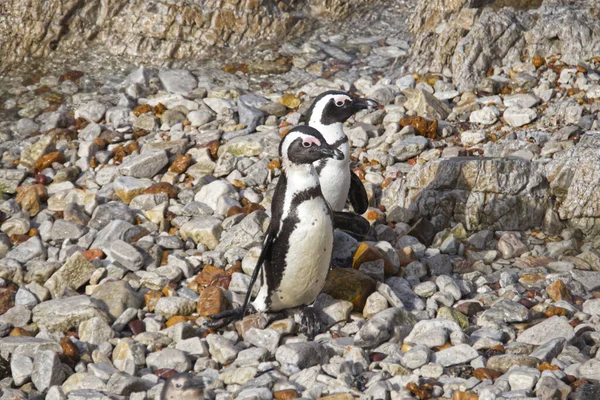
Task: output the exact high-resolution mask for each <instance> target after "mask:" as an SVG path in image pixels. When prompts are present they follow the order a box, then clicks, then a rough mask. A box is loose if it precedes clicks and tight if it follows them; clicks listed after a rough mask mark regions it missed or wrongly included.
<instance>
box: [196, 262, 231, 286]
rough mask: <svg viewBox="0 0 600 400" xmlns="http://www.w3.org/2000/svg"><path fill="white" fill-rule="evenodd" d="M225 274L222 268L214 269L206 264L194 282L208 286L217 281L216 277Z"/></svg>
mask: <svg viewBox="0 0 600 400" xmlns="http://www.w3.org/2000/svg"><path fill="white" fill-rule="evenodd" d="M222 274H225V271H223V270H222V269H221V268H217V267H214V266H212V265H210V264H206V265H205V266H204V268H203V269H202V271H201V272H200V273H199V274H198V275H196V277H195V278H194V281H196V282H198V283H199V284H200V285H203V286H208V285H210V283H211V282H212V281H213V280H214V279H215V276H217V275H222Z"/></svg>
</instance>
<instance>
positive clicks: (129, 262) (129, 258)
mask: <svg viewBox="0 0 600 400" xmlns="http://www.w3.org/2000/svg"><path fill="white" fill-rule="evenodd" d="M109 254H110V258H112V259H113V260H114V261H116V262H118V263H119V264H121V265H122V266H123V267H125V268H127V269H128V270H130V271H137V270H139V269H140V268H142V266H143V265H144V256H143V255H142V254H141V253H140V252H139V251H138V249H136V248H135V247H133V246H132V245H130V244H129V243H125V242H124V241H122V240H119V239H117V240H115V241H114V242H112V243H111V245H110V250H109Z"/></svg>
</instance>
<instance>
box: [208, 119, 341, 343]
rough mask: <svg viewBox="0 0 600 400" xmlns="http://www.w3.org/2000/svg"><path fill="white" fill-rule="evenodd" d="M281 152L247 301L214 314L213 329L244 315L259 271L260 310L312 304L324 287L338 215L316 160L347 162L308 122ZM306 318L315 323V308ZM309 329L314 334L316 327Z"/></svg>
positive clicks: (256, 306) (286, 140) (255, 303)
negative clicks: (326, 195)
mask: <svg viewBox="0 0 600 400" xmlns="http://www.w3.org/2000/svg"><path fill="white" fill-rule="evenodd" d="M279 153H280V156H281V159H282V174H281V176H280V177H279V181H278V182H277V186H276V187H275V193H274V195H273V201H272V204H271V223H270V224H269V228H268V230H267V235H266V238H265V241H264V244H263V249H262V251H261V254H260V256H259V258H258V262H257V265H256V268H255V270H254V273H253V275H252V279H251V282H250V288H249V289H248V293H247V295H246V299H245V301H244V305H243V307H241V308H238V309H235V310H228V311H224V312H222V313H219V314H216V315H213V316H211V319H213V321H211V322H209V323H208V324H207V325H208V326H209V327H213V328H219V327H222V326H225V325H227V324H229V323H231V322H233V321H235V320H237V319H240V318H242V317H243V316H244V315H245V311H246V306H247V304H248V301H249V298H250V293H251V292H252V285H253V283H254V282H255V281H256V278H257V277H258V273H259V272H260V273H261V277H262V280H261V282H262V286H261V287H260V289H259V291H258V295H257V296H256V299H255V300H254V301H253V302H252V306H253V308H254V309H255V310H256V311H258V312H276V311H281V310H284V309H288V308H294V307H298V306H303V305H308V304H311V303H312V302H313V301H314V300H315V298H316V297H317V295H318V294H319V293H320V292H321V290H322V289H323V286H324V285H325V279H326V278H327V273H328V271H329V267H330V264H331V253H332V247H333V219H332V213H331V209H330V207H329V205H328V203H327V201H326V200H325V198H324V197H323V194H322V192H321V186H320V184H319V176H318V175H317V172H316V170H315V167H314V165H313V163H314V162H316V161H319V160H322V159H334V160H342V159H343V158H344V154H343V153H342V151H341V150H339V149H336V148H335V147H334V146H332V145H330V144H328V143H327V142H326V140H325V138H324V137H323V136H322V135H321V134H320V133H319V132H318V131H317V130H316V129H314V128H311V127H308V126H299V127H296V128H294V129H292V130H290V132H289V133H288V134H287V135H286V136H285V137H284V138H283V140H282V141H281V144H280V146H279ZM303 319H304V320H305V321H306V322H307V324H308V325H312V324H314V323H316V317H315V316H314V314H312V313H311V311H310V310H306V309H305V310H303ZM306 329H307V331H306V333H308V334H309V336H313V334H314V326H307V327H306Z"/></svg>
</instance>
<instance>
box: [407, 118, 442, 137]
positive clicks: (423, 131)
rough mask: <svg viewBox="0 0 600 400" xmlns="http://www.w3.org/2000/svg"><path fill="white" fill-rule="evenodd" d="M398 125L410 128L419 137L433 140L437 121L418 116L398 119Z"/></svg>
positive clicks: (435, 134)
mask: <svg viewBox="0 0 600 400" xmlns="http://www.w3.org/2000/svg"><path fill="white" fill-rule="evenodd" d="M399 124H400V126H401V127H403V128H404V127H405V126H412V127H413V128H415V129H416V130H417V132H419V134H420V135H422V136H425V137H427V138H429V139H435V138H436V137H437V128H438V122H437V119H432V120H429V119H425V118H423V117H419V116H413V117H405V118H402V119H400V121H399Z"/></svg>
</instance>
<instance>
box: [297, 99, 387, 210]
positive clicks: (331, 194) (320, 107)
mask: <svg viewBox="0 0 600 400" xmlns="http://www.w3.org/2000/svg"><path fill="white" fill-rule="evenodd" d="M378 106H379V105H378V104H377V102H376V101H374V100H369V99H359V98H354V97H352V96H350V95H349V94H348V93H345V92H341V91H335V90H330V91H327V92H324V93H321V94H320V95H319V96H317V98H316V99H315V101H314V102H313V104H312V106H311V107H310V109H309V110H308V112H307V115H306V120H307V122H308V125H309V126H311V127H313V128H315V129H317V130H318V131H319V132H321V134H322V135H323V137H324V138H325V140H326V141H327V143H328V144H330V145H332V146H333V147H335V148H336V149H339V150H340V151H342V153H344V158H343V159H342V160H332V159H323V160H319V161H317V162H316V163H315V168H316V169H317V173H318V174H319V180H320V182H321V190H322V191H323V196H324V197H325V199H326V200H327V202H328V203H329V205H330V206H331V209H332V210H333V211H342V210H343V209H344V207H345V205H346V200H348V199H350V203H351V204H352V207H353V209H354V211H355V212H356V213H358V214H363V213H364V212H365V211H367V207H368V199H367V194H366V191H365V189H364V186H363V184H362V182H361V181H360V179H359V178H358V177H357V176H356V175H355V174H354V173H352V171H350V144H349V143H348V137H347V136H346V133H344V127H343V123H344V122H345V121H346V120H347V119H348V118H350V117H351V116H352V115H354V114H356V113H357V112H358V111H360V110H366V109H369V110H371V109H376V108H377V107H378Z"/></svg>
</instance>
